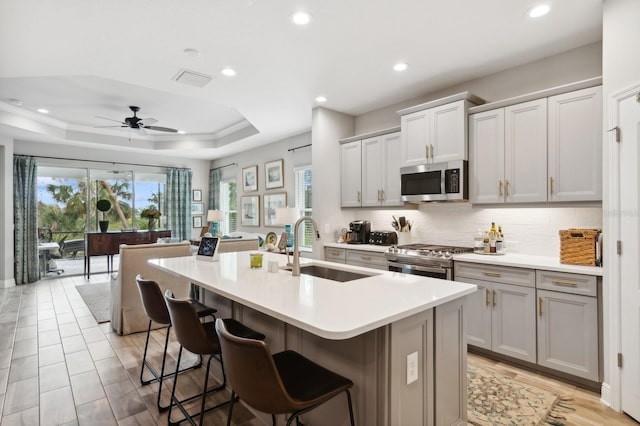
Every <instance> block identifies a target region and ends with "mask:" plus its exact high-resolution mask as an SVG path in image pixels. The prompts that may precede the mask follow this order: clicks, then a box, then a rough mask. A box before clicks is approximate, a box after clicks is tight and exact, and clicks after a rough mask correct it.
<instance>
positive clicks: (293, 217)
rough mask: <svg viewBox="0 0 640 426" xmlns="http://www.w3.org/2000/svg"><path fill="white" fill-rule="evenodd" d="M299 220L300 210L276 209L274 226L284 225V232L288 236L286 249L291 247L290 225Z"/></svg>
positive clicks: (291, 234)
mask: <svg viewBox="0 0 640 426" xmlns="http://www.w3.org/2000/svg"><path fill="white" fill-rule="evenodd" d="M298 219H300V209H298V208H296V207H278V208H277V209H276V224H278V225H284V231H285V232H287V233H288V234H289V239H288V240H287V247H293V241H294V240H293V238H294V236H293V230H292V229H291V225H293V224H295V223H296V221H297V220H298Z"/></svg>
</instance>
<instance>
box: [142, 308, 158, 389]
mask: <svg viewBox="0 0 640 426" xmlns="http://www.w3.org/2000/svg"><path fill="white" fill-rule="evenodd" d="M150 334H151V320H149V327H148V328H147V340H146V342H145V344H144V353H143V354H142V368H141V369H140V384H141V385H146V384H149V383H151V382H152V381H153V380H155V379H152V380H147V381H145V380H143V379H142V375H143V374H144V366H145V364H146V363H147V348H148V347H149V335H150Z"/></svg>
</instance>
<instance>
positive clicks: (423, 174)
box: [400, 160, 469, 202]
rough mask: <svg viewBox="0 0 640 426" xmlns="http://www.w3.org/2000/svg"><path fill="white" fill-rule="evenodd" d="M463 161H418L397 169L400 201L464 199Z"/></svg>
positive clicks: (465, 172)
mask: <svg viewBox="0 0 640 426" xmlns="http://www.w3.org/2000/svg"><path fill="white" fill-rule="evenodd" d="M468 168H469V167H468V163H467V161H463V160H458V161H449V162H447V163H436V164H420V165H417V166H409V167H403V168H401V169H400V182H401V194H402V201H408V202H420V201H466V200H468V199H469V190H468V186H469V185H468V182H469V178H468Z"/></svg>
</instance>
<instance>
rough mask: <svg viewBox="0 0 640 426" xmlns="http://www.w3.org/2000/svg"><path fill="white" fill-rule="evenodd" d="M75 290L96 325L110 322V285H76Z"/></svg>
mask: <svg viewBox="0 0 640 426" xmlns="http://www.w3.org/2000/svg"><path fill="white" fill-rule="evenodd" d="M76 290H78V293H80V296H81V297H82V299H83V300H84V303H86V304H87V307H88V308H89V310H90V311H91V313H92V314H93V317H94V318H95V319H96V321H97V322H98V323H103V322H109V321H111V283H109V282H108V281H107V282H103V283H95V284H83V285H77V286H76Z"/></svg>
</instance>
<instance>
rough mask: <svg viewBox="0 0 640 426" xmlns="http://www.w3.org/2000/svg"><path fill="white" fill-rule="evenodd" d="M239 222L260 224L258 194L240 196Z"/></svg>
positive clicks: (243, 224)
mask: <svg viewBox="0 0 640 426" xmlns="http://www.w3.org/2000/svg"><path fill="white" fill-rule="evenodd" d="M240 224H241V225H242V226H260V196H259V195H250V196H247V197H240Z"/></svg>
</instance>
